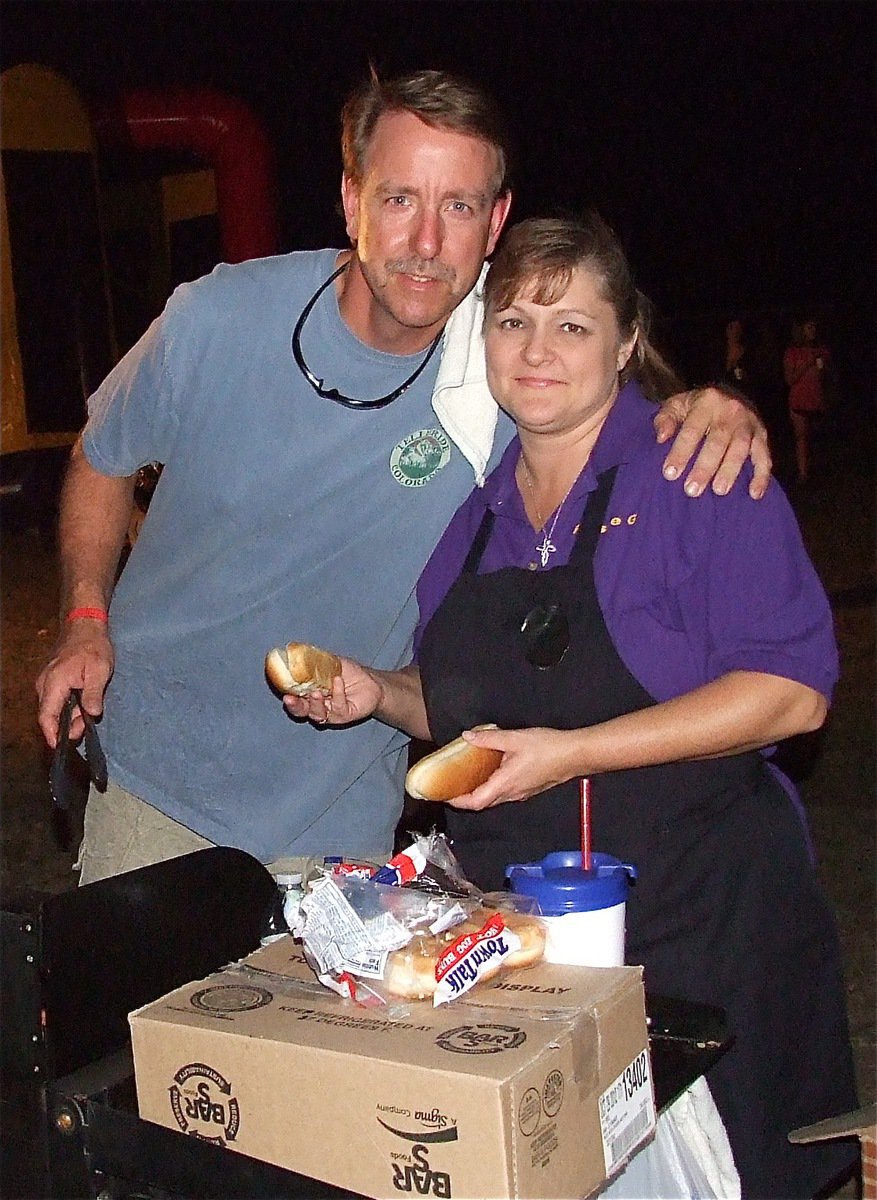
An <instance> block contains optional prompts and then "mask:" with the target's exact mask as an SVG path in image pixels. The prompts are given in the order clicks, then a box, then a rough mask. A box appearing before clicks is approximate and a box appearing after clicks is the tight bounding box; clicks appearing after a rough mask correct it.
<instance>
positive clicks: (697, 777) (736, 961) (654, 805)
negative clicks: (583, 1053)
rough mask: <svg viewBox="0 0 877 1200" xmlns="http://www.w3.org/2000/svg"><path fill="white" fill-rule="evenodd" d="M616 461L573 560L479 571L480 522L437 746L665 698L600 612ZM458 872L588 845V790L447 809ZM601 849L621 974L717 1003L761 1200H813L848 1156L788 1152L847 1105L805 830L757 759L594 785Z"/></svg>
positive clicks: (732, 1124) (423, 651)
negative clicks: (603, 543) (797, 1134)
mask: <svg viewBox="0 0 877 1200" xmlns="http://www.w3.org/2000/svg"><path fill="white" fill-rule="evenodd" d="M616 471H617V468H615V469H613V470H610V471H606V472H604V473H603V474H602V475H601V476H600V477H599V481H598V487H597V490H596V491H595V492H593V493H591V496H590V498H589V500H588V502H587V504H586V505H585V509H584V513H583V516H582V520H581V523H580V526H579V530H578V535H577V537H576V541H575V545H574V547H573V550H572V554H571V556H570V561H569V563H568V564H567V565H566V566H563V567H555V568H553V569H552V570H549V571H542V572H536V571H528V570H523V569H520V568H516V567H512V568H505V569H502V570H499V571H495V572H491V573H490V574H487V575H478V574H477V570H478V565H479V563H480V560H481V555H482V553H483V550H484V547H485V545H486V544H487V541H488V539H489V536H490V530H491V528H492V525H493V514H492V513H491V512H490V511H488V512H487V513H486V514H485V517H484V520H483V522H482V525H481V527H480V529H479V531H478V534H477V535H476V538H475V541H474V543H473V545H472V548H471V550H470V553H469V555H468V557H467V560H466V563H465V564H464V567H463V572H462V574H461V576H460V578H459V579H458V580H457V582H456V583H455V584H454V586H453V587H452V588H451V590H450V592H449V593H448V595H447V597H446V598H445V600H444V601H443V603H442V604H441V606H440V607H439V609H438V611H437V612H436V613H435V615H434V616H433V618H432V620H431V621H430V622H429V624H428V625H427V627H426V630H425V631H424V636H423V640H422V643H421V648H420V654H419V664H420V671H421V679H422V681H423V690H424V698H425V701H426V708H427V713H428V716H429V723H430V729H431V731H432V734H433V738H434V739H435V741H436V742H437V743H438V744H439V745H444V744H445V743H446V742H448V741H450V740H451V739H452V738H455V737H457V736H459V734H460V732H461V731H462V730H463V729H469V728H471V727H472V726H473V725H478V724H481V723H485V722H489V721H493V722H495V723H496V724H497V725H499V726H500V728H503V729H522V728H529V727H532V726H547V727H550V728H556V729H577V728H583V727H586V726H589V725H594V724H597V723H599V722H602V721H607V720H610V719H611V718H613V717H616V716H621V715H623V714H626V713H629V712H633V711H637V710H640V709H643V708H647V707H650V706H651V705H653V704H655V703H656V701H655V700H654V698H653V697H652V696H650V695H649V694H648V693H647V692H646V691H645V690H644V688H643V687H642V686H641V685H640V684H639V682H638V681H637V680H636V679H635V678H634V677H633V675H632V674H631V673H630V671H629V670H628V669H627V667H626V666H625V664H624V663H623V661H622V660H621V658H620V657H619V654H618V652H617V651H616V649H615V647H614V645H613V643H612V639H611V637H610V635H609V631H608V629H607V627H606V623H605V621H604V619H603V614H602V612H601V610H600V606H599V603H598V600H597V593H596V588H595V584H594V572H593V559H594V553H595V551H596V547H597V542H598V538H599V536H600V530H601V526H602V524H603V520H604V517H605V513H606V510H607V505H608V501H609V498H610V495H611V491H612V485H613V482H614V478H615V474H616ZM547 600H550V601H554V602H559V603H560V604H562V605H563V608H564V609H565V611H566V614H567V617H568V620H569V625H570V631H571V641H570V646H569V649H568V650H567V652H566V655H565V656H564V658H563V659H562V661H561V662H560V663H559V664H558V665H557V666H555V667H551V668H548V669H546V670H539V669H538V668H536V667H532V666H530V664H529V663H528V662H527V661H526V658H525V656H524V649H525V648H524V644H523V641H522V638H521V635H520V627H521V622H522V621H523V619H524V617H525V616H526V614H527V613H528V612H529V611H530V610H531V609H532V608H533V607H534V605H536V604H537V603H544V602H545V601H547ZM446 812H447V830H448V835H449V837H450V838H451V840H452V843H453V848H454V853H455V854H456V855H457V858H458V859H459V861H460V864H461V866H462V867H463V870H464V871H465V873H466V874H467V876H468V877H469V878H470V879H471V880H472V881H473V882H475V883H476V884H478V885H479V886H480V887H482V888H484V889H486V890H494V889H497V888H501V887H502V886H503V882H504V876H505V867H506V866H507V865H508V864H510V863H515V862H533V861H537V860H539V859H541V858H542V857H543V855H545V854H547V853H549V852H550V851H552V850H569V849H576V848H577V847H578V845H579V836H580V835H579V784H578V781H577V780H573V781H571V782H569V783H567V784H563V785H561V786H558V787H554V788H551V789H550V790H548V791H546V792H542V793H540V794H539V795H537V796H534V797H532V798H531V799H529V800H527V801H525V802H522V803H510V804H502V805H498V806H496V807H494V808H492V809H487V810H485V811H484V812H478V813H475V812H463V811H458V810H456V809H453V808H448V809H447V810H446ZM591 813H592V830H593V846H594V849H595V850H599V851H602V852H604V853H608V854H613V855H615V856H616V857H617V858H619V859H621V860H622V861H624V862H630V863H633V864H634V865H635V866H636V868H637V873H638V878H637V882H636V885H635V887H634V888H633V890H632V892H631V895H630V899H629V901H628V906H627V961H628V962H630V963H641V964H643V966H644V968H645V982H646V987H647V988H648V989H649V990H650V991H652V992H654V993H656V994H658V993H664V994H667V995H675V996H680V997H684V998H688V999H691V1000H698V1001H702V1002H704V1003H708V1004H717V1005H720V1006H721V1007H722V1008H724V1009H725V1010H726V1011H727V1012H728V1015H729V1020H730V1023H731V1027H732V1030H733V1032H734V1035H735V1039H736V1040H735V1044H734V1046H733V1048H732V1049H731V1050H730V1051H729V1052H728V1053H727V1054H726V1055H725V1056H724V1058H723V1059H722V1060H721V1061H720V1062H719V1063H718V1064H717V1066H716V1067H715V1068H713V1070H712V1071H711V1072H710V1076H709V1083H710V1088H711V1090H712V1092H713V1095H714V1097H715V1100H716V1104H717V1106H718V1108H719V1110H720V1112H721V1114H722V1117H723V1119H724V1121H725V1125H726V1127H727V1129H728V1135H729V1138H730V1141H731V1145H732V1148H733V1150H734V1157H735V1162H736V1164H737V1168H738V1171H739V1172H740V1177H741V1180H742V1183H743V1194H744V1196H746V1197H748V1198H750V1200H763V1198H766V1197H775V1198H777V1200H780V1198H782V1200H789V1198H798V1197H801V1198H804V1197H809V1196H812V1195H813V1194H814V1192H815V1191H817V1190H818V1189H819V1187H820V1186H821V1185H822V1184H824V1183H825V1182H827V1181H828V1180H829V1179H831V1178H833V1176H834V1175H835V1174H836V1173H837V1172H839V1171H841V1170H843V1169H844V1168H845V1167H846V1166H847V1165H848V1164H849V1163H850V1162H851V1161H852V1159H853V1157H854V1154H855V1149H854V1148H853V1147H851V1145H850V1144H848V1143H822V1144H820V1145H816V1146H808V1147H802V1146H791V1145H790V1144H789V1143H788V1141H787V1139H786V1134H787V1133H788V1132H789V1130H791V1129H794V1128H796V1127H797V1126H800V1125H806V1124H808V1123H810V1122H814V1121H817V1120H821V1119H822V1118H824V1117H828V1116H833V1115H835V1114H837V1113H841V1112H845V1111H848V1110H849V1109H852V1108H855V1107H856V1097H855V1089H854V1086H853V1082H852V1079H853V1072H852V1056H851V1051H850V1045H849V1038H848V1035H847V1028H846V1013H845V1001H844V993H843V987H842V975H841V967H840V955H839V948H838V943H837V936H836V931H835V924H834V918H833V915H832V913H831V911H830V909H829V908H828V906H827V904H826V902H825V900H824V898H823V896H822V894H821V891H820V889H819V888H818V886H817V882H816V879H815V877H814V872H813V868H812V866H811V864H810V861H809V858H808V854H807V846H806V841H805V837H804V830H803V829H802V826H801V823H800V820H799V818H798V816H797V814H796V812H795V811H794V808H793V806H792V804H791V801H790V800H789V797H788V796H787V795H786V793H785V792H784V791H783V789H782V787H781V786H780V784H779V783H778V782H777V781H776V780H775V779H774V777H773V776H772V774H771V773H770V771H769V770H768V769H767V767H766V766H765V764H764V762H763V759H762V756H761V755H760V754H758V753H756V752H752V753H748V754H739V755H735V756H731V757H727V758H721V759H714V760H709V761H704V762H685V763H670V764H666V765H663V766H657V767H644V768H639V769H635V770H626V771H616V772H614V773H613V774H610V775H600V776H595V777H594V779H593V780H592V781H591Z"/></svg>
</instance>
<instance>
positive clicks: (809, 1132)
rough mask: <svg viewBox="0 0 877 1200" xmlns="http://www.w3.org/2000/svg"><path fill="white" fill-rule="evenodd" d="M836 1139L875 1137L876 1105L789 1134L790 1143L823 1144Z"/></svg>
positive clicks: (876, 1133) (868, 1105)
mask: <svg viewBox="0 0 877 1200" xmlns="http://www.w3.org/2000/svg"><path fill="white" fill-rule="evenodd" d="M838 1137H860V1138H861V1137H872V1138H874V1137H877V1103H875V1104H866V1105H865V1107H864V1108H857V1109H856V1110H855V1111H854V1112H848V1113H841V1114H840V1115H839V1116H837V1117H828V1118H827V1119H826V1120H825V1121H817V1122H816V1124H815V1125H802V1126H801V1128H800V1129H793V1130H792V1132H791V1133H790V1134H789V1141H790V1142H825V1141H828V1140H829V1139H830V1138H838Z"/></svg>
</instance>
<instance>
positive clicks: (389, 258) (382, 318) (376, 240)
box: [341, 113, 511, 353]
mask: <svg viewBox="0 0 877 1200" xmlns="http://www.w3.org/2000/svg"><path fill="white" fill-rule="evenodd" d="M497 174H498V156H497V152H496V150H495V149H494V148H493V147H492V146H489V145H488V144H487V143H486V142H482V141H480V140H479V139H477V138H474V137H469V136H467V135H465V134H460V133H454V132H451V131H449V130H444V129H433V128H431V127H430V126H429V125H425V124H424V123H423V121H421V120H420V119H419V118H418V117H415V116H414V115H413V114H411V113H388V114H386V115H385V116H383V117H381V119H380V120H379V121H378V123H377V126H376V128H375V131H374V134H373V136H372V140H371V143H370V145H369V149H368V152H367V154H366V160H365V164H364V172H363V178H362V181H361V182H360V183H358V184H357V183H354V182H353V181H352V180H351V179H349V178H348V177H347V176H345V177H344V180H343V183H342V199H343V202H344V214H345V217H346V220H347V232H348V234H349V236H350V239H351V241H352V242H353V244H354V247H355V252H354V256H353V258H352V259H351V263H350V270H349V271H348V276H349V280H348V285H347V286H346V287H345V291H344V294H343V297H342V301H341V309H342V313H343V314H344V317H345V319H346V320H347V321H348V323H349V324H350V326H351V328H353V330H354V332H356V333H357V334H359V335H360V336H361V337H364V338H365V340H366V341H368V342H369V343H371V344H373V345H375V346H377V347H378V348H383V349H388V350H394V351H396V352H397V353H413V352H414V351H415V350H417V349H420V348H421V347H422V346H424V345H426V344H428V343H429V341H431V340H432V338H433V337H435V335H436V334H437V333H438V332H439V330H440V329H441V328H442V326H443V325H444V324H445V322H446V321H447V319H448V317H449V316H450V314H451V313H452V312H453V310H454V309H455V308H456V307H457V305H458V304H459V303H460V301H461V300H462V299H463V297H464V296H465V295H466V294H467V293H468V292H469V291H470V290H471V288H472V287H473V285H474V283H475V281H476V280H477V278H478V275H479V272H480V271H481V267H482V264H483V263H484V259H485V257H486V255H488V254H489V253H490V252H491V251H492V250H493V248H494V246H495V244H496V240H497V238H498V237H499V234H500V230H501V229H502V226H503V222H504V221H505V218H506V215H507V213H508V209H509V204H510V199H511V198H510V196H508V195H506V196H501V197H499V198H495V197H494V188H495V186H496V177H497Z"/></svg>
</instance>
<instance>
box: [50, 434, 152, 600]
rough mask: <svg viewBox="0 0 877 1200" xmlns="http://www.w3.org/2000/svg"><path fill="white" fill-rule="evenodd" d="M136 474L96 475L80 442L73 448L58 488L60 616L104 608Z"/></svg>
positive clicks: (108, 594)
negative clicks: (91, 608)
mask: <svg viewBox="0 0 877 1200" xmlns="http://www.w3.org/2000/svg"><path fill="white" fill-rule="evenodd" d="M135 479H136V477H135V476H133V475H131V476H122V477H118V478H117V477H113V476H108V475H102V474H101V473H100V472H99V471H95V469H94V468H93V467H92V466H91V465H90V464H89V462H88V460H87V459H86V457H85V455H84V454H83V452H82V446H81V443H80V442H77V443H76V445H75V446H74V447H73V451H72V453H71V456H70V466H69V467H68V470H67V476H66V478H65V480H64V487H63V490H62V492H61V509H60V516H59V522H58V538H59V543H60V553H61V615H62V617H63V616H64V614H65V613H67V612H69V611H70V609H72V608H80V607H98V608H106V607H107V606H108V605H109V601H110V596H111V595H112V592H113V585H114V583H115V578H116V570H117V568H118V564H119V555H120V554H121V552H122V546H123V545H124V542H125V535H126V533H127V531H128V525H129V522H130V520H131V509H132V505H133V501H134V483H135Z"/></svg>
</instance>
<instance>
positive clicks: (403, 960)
mask: <svg viewBox="0 0 877 1200" xmlns="http://www.w3.org/2000/svg"><path fill="white" fill-rule="evenodd" d="M502 919H503V921H504V922H505V925H506V928H507V929H511V930H513V931H514V932H515V933H516V934H517V935H518V937H519V938H520V939H521V948H520V950H513V951H512V953H511V954H509V955H508V956H507V957H506V958H505V959H504V960H503V961H502V962H498V963H496V964H495V965H494V966H492V967H489V968H488V969H487V970H485V971H484V972H483V973H482V975H481V981H482V982H484V981H486V980H488V979H492V978H493V976H494V975H497V974H498V973H499V972H500V971H501V970H508V969H511V970H514V969H520V968H522V967H530V966H532V965H533V963H537V962H539V960H540V959H541V958H542V956H543V954H544V953H545V936H546V935H545V926H544V925H543V923H542V922H541V921H540V920H539V919H538V917H531V916H528V915H527V914H526V913H516V912H505V911H504V912H503V913H502ZM480 928H481V924H480V923H479V922H478V921H476V920H473V919H472V918H470V919H469V920H467V921H464V922H463V923H462V924H460V925H455V926H454V928H453V929H450V930H447V931H446V932H444V933H440V934H436V935H430V934H416V935H415V936H414V937H413V938H412V939H411V941H410V942H409V943H408V945H407V946H403V947H402V949H401V950H394V951H393V953H392V954H391V955H390V956H389V958H388V960H387V965H386V967H385V969H384V986H385V987H386V989H387V991H388V992H391V993H392V994H393V995H394V996H401V997H404V998H405V999H408V1000H427V999H428V998H429V997H430V996H432V995H433V994H434V992H435V989H436V977H435V970H436V966H437V965H438V960H439V958H440V957H441V955H442V954H444V952H445V951H446V950H447V948H448V946H449V945H450V944H451V942H454V941H456V940H457V939H458V938H461V937H463V936H465V935H466V934H475V933H478V931H479V929H480Z"/></svg>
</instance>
